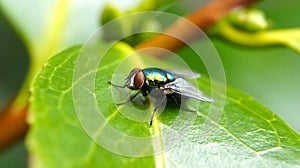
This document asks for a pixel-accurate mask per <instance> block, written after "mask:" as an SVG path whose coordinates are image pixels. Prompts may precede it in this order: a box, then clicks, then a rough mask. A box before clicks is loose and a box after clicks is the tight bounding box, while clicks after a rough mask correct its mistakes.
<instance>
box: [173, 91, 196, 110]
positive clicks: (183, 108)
mask: <svg viewBox="0 0 300 168" xmlns="http://www.w3.org/2000/svg"><path fill="white" fill-rule="evenodd" d="M171 98H172V99H173V100H174V102H175V104H176V106H178V107H179V108H180V109H182V110H184V111H188V112H196V111H195V110H190V109H188V108H186V107H184V106H181V104H180V103H179V102H178V100H177V98H176V97H175V96H174V95H172V96H171Z"/></svg>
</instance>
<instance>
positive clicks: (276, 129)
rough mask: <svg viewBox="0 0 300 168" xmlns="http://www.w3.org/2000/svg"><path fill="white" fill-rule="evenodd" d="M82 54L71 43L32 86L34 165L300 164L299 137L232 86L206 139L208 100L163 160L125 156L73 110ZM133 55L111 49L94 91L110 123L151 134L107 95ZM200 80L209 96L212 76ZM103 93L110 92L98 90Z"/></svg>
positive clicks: (172, 113) (165, 120)
mask: <svg viewBox="0 0 300 168" xmlns="http://www.w3.org/2000/svg"><path fill="white" fill-rule="evenodd" d="M79 51H80V47H72V48H70V49H68V50H66V51H64V52H62V53H60V54H58V55H56V56H54V57H53V58H52V59H51V60H49V62H48V63H47V64H46V66H45V68H44V69H43V70H42V72H41V73H40V75H39V76H38V78H37V80H36V82H35V84H34V87H33V99H32V107H31V110H30V111H31V115H30V123H31V129H30V132H29V135H28V137H27V142H28V148H29V151H30V154H31V156H32V163H33V167H55V166H60V167H76V166H78V167H100V166H101V167H111V166H122V167H132V166H138V165H143V166H147V167H153V166H154V165H155V164H156V165H157V166H159V165H160V164H165V165H166V166H167V167H181V166H186V167H191V166H197V167H199V166H206V167H215V166H217V167H219V166H224V165H225V166H234V167H239V166H242V167H246V166H247V167H293V166H295V167H296V166H297V165H299V164H300V156H299V152H300V143H299V142H300V137H299V135H298V134H296V133H295V132H294V131H293V130H292V129H291V128H290V127H289V126H287V125H286V124H285V123H284V122H283V121H282V120H280V119H279V118H278V117H277V116H276V115H275V114H273V113H272V112H270V111H269V110H267V109H266V108H264V107H263V106H262V105H260V104H259V103H257V102H256V101H255V100H253V99H252V98H250V97H249V96H246V95H244V94H242V93H240V92H238V91H236V90H233V89H228V95H227V96H228V97H227V101H226V106H225V111H224V113H223V115H222V118H221V120H220V122H219V123H214V121H213V120H209V119H208V120H209V121H211V122H212V124H216V129H215V131H214V132H212V133H211V134H209V135H208V137H207V138H208V139H205V140H203V136H205V135H207V134H203V132H202V131H203V130H202V129H203V128H202V127H203V124H204V121H205V118H207V111H208V109H209V104H207V103H201V106H200V107H201V108H200V111H199V112H198V117H197V118H196V122H195V124H194V125H192V126H191V130H189V131H188V132H187V134H186V136H185V138H184V139H183V140H182V141H180V143H179V144H177V145H176V146H175V147H174V148H172V149H171V150H169V151H166V152H164V153H163V157H161V158H163V160H162V161H161V160H160V161H159V160H158V159H157V158H156V159H155V158H154V157H146V158H126V157H123V156H120V155H116V154H113V153H111V152H109V151H106V150H105V149H103V148H102V147H100V146H98V145H97V144H95V142H94V141H92V140H91V139H90V138H89V137H88V135H87V134H86V133H85V132H84V130H83V128H82V127H81V125H80V123H79V121H78V118H77V117H76V114H75V111H74V107H73V101H72V100H73V99H72V87H73V86H72V75H73V69H74V61H76V57H77V54H78V53H79ZM130 52H132V50H130V48H129V47H128V46H126V45H124V44H119V45H116V46H115V47H113V48H111V49H110V50H109V52H108V53H107V56H108V57H107V58H108V60H107V61H104V65H105V64H106V65H107V66H105V68H100V69H99V70H98V71H97V78H96V84H95V85H96V91H95V93H96V97H101V98H102V99H97V101H99V102H98V104H99V107H100V108H103V107H101V106H108V107H109V109H110V111H104V116H110V117H109V118H110V119H109V124H110V125H112V126H113V127H114V128H115V129H118V130H119V131H121V132H124V133H125V134H129V135H139V136H149V134H150V133H151V131H150V130H149V127H148V125H147V122H146V123H139V122H135V121H131V120H129V119H127V118H125V117H124V116H122V115H121V114H120V113H119V112H117V111H115V110H116V109H115V105H114V102H113V101H112V98H111V95H110V94H109V93H110V92H111V88H110V87H109V86H107V81H108V80H111V78H112V72H113V71H114V68H116V66H117V65H118V63H120V62H121V61H122V60H123V59H124V58H125V57H126V56H127V55H128V54H130ZM111 60H114V62H113V64H112V62H111ZM135 61H137V60H135ZM105 62H106V63H105ZM198 83H199V86H198V87H199V88H202V89H203V90H204V91H205V92H206V93H209V90H210V88H209V86H210V83H209V81H208V80H207V79H206V78H201V79H200V80H199V81H198ZM83 87H84V86H83ZM100 90H102V91H101V92H102V93H103V92H105V93H108V94H104V95H103V94H101V95H99V91H100ZM103 101H105V103H104V102H103ZM176 111H178V109H177V108H174V107H172V106H171V107H168V108H167V110H166V111H165V112H164V113H162V115H161V116H160V118H159V120H158V124H159V126H160V127H161V129H163V127H166V126H168V125H170V123H171V122H172V118H174V117H176V116H177V112H176ZM112 114H113V115H112ZM99 124H100V123H99ZM58 137H59V138H58ZM112 142H113V141H112ZM163 143H165V142H163ZM49 149H51V150H49Z"/></svg>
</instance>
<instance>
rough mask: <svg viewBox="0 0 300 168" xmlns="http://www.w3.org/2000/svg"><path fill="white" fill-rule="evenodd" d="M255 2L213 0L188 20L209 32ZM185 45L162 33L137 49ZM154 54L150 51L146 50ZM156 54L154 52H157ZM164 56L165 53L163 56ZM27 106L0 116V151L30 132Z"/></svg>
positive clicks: (190, 36) (173, 29) (173, 28)
mask: <svg viewBox="0 0 300 168" xmlns="http://www.w3.org/2000/svg"><path fill="white" fill-rule="evenodd" d="M255 1H256V0H214V1H212V2H210V3H208V4H206V5H205V6H203V7H201V8H200V9H199V10H197V11H195V12H193V13H191V14H190V15H188V16H186V19H187V20H189V21H190V22H192V23H194V24H195V25H197V26H198V27H199V28H201V29H202V30H204V31H205V30H207V29H208V28H209V27H210V26H212V25H213V24H214V23H215V22H217V21H218V20H219V19H221V18H222V17H223V16H225V15H226V14H227V13H228V12H229V11H230V10H232V9H233V8H236V7H242V6H248V5H251V4H252V3H254V2H255ZM184 26H185V25H184V24H182V23H181V22H180V21H179V22H177V23H175V24H174V25H173V26H171V27H170V28H168V29H167V30H166V31H167V32H176V31H177V30H185V27H184ZM187 32H188V33H185V34H184V36H185V38H186V39H188V41H192V40H194V39H195V37H196V36H195V35H194V34H193V33H194V32H189V31H187ZM183 46H184V43H182V42H181V41H180V40H178V39H176V38H174V37H170V36H167V35H164V34H160V35H158V36H156V37H154V38H153V39H150V40H149V41H146V42H143V43H141V44H139V45H138V46H136V47H135V48H136V49H137V50H139V49H144V48H148V47H159V48H163V49H166V50H169V51H176V50H177V49H179V48H181V47H183ZM146 51H151V50H146ZM154 51H155V50H154ZM162 53H163V54H162ZM162 53H161V52H156V53H150V54H151V55H153V56H158V57H160V56H164V54H165V53H166V52H162ZM28 106H29V105H28V104H27V105H26V106H25V107H23V108H21V109H16V108H15V107H11V106H10V107H8V108H6V109H5V110H4V111H3V112H2V113H1V115H0V150H2V149H4V148H6V147H8V146H9V145H10V144H12V143H13V142H16V141H18V140H19V139H21V138H22V137H24V135H25V134H26V132H27V129H28V124H27V123H26V114H27V110H28Z"/></svg>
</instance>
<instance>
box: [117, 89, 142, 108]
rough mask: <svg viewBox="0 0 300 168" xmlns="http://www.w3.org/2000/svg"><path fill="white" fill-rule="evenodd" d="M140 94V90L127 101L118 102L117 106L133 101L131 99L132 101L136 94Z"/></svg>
mask: <svg viewBox="0 0 300 168" xmlns="http://www.w3.org/2000/svg"><path fill="white" fill-rule="evenodd" d="M139 94H140V92H139V91H138V92H137V93H136V94H134V95H132V96H130V98H129V99H128V100H127V101H125V102H122V103H117V104H116V105H117V106H120V105H123V104H126V103H128V102H131V101H132V100H133V99H134V98H136V96H137V95H139Z"/></svg>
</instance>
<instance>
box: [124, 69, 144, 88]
mask: <svg viewBox="0 0 300 168" xmlns="http://www.w3.org/2000/svg"><path fill="white" fill-rule="evenodd" d="M144 81H145V75H144V73H143V72H142V69H140V68H134V69H132V70H131V71H130V73H129V75H128V76H127V78H126V83H125V85H126V87H128V88H129V89H132V90H138V89H140V88H141V87H142V86H143V85H144Z"/></svg>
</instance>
